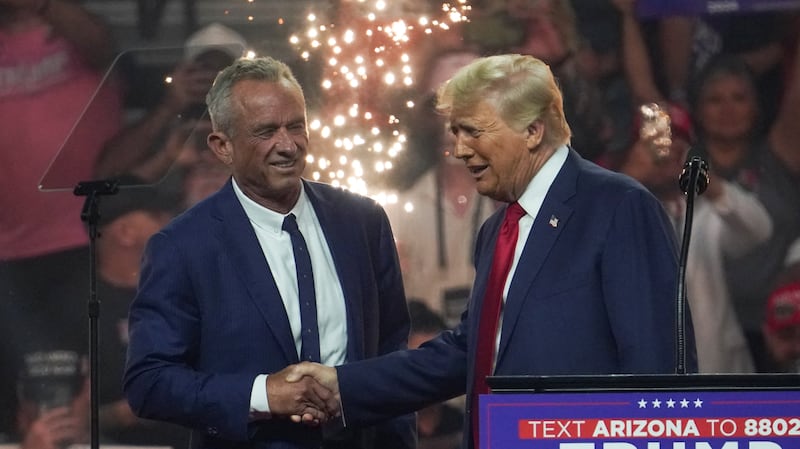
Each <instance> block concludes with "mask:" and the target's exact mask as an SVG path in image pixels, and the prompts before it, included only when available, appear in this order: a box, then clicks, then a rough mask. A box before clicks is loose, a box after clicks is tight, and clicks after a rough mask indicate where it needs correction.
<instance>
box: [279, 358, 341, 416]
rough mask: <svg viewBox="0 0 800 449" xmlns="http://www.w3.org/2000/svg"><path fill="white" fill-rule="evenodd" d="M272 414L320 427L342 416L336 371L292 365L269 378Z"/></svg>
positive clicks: (326, 367) (330, 368)
mask: <svg viewBox="0 0 800 449" xmlns="http://www.w3.org/2000/svg"><path fill="white" fill-rule="evenodd" d="M267 398H268V400H269V408H270V412H271V413H272V414H273V415H277V416H288V417H290V418H291V420H292V421H294V422H296V423H301V422H302V423H305V424H309V425H319V424H320V423H325V422H327V421H329V420H331V419H334V418H338V417H339V416H341V405H340V398H339V380H338V378H337V376H336V368H333V367H330V366H325V365H321V364H319V363H313V362H302V363H298V364H296V365H290V366H287V367H286V368H284V369H282V370H281V371H278V372H277V373H273V374H270V375H269V376H268V377H267Z"/></svg>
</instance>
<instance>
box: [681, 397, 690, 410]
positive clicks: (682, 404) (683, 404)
mask: <svg viewBox="0 0 800 449" xmlns="http://www.w3.org/2000/svg"><path fill="white" fill-rule="evenodd" d="M681 408H689V401H687V400H686V398H683V399H681Z"/></svg>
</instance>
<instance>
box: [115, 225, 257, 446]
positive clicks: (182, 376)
mask: <svg viewBox="0 0 800 449" xmlns="http://www.w3.org/2000/svg"><path fill="white" fill-rule="evenodd" d="M185 257H186V255H185V254H184V253H182V251H181V250H180V248H178V247H177V246H176V245H174V244H173V242H172V241H171V240H170V238H169V237H168V236H167V235H166V234H164V233H159V234H156V235H155V236H154V237H153V238H152V239H151V240H150V242H149V243H148V246H147V249H146V250H145V255H144V259H143V265H142V272H141V280H140V285H139V292H138V293H137V295H136V298H135V299H134V301H133V303H132V305H131V310H130V315H129V335H130V342H129V347H128V358H127V366H126V371H125V376H124V387H123V388H124V391H125V395H126V397H127V399H128V402H129V403H130V405H131V408H132V409H133V410H134V412H135V413H136V414H137V415H138V416H140V417H143V418H150V419H158V420H164V421H169V422H173V423H177V424H181V425H184V426H187V427H194V428H197V429H198V430H200V431H201V432H204V433H206V434H209V435H213V436H218V437H221V438H224V439H228V440H236V441H246V440H247V436H248V435H247V424H248V412H249V404H250V390H251V387H252V384H253V380H254V376H253V375H246V374H235V373H231V374H208V373H203V372H199V371H197V370H195V369H193V362H194V361H195V360H197V358H198V356H199V346H200V340H201V339H200V323H201V318H202V317H201V316H200V312H199V308H198V305H197V303H196V300H195V299H194V298H195V295H194V294H193V291H192V283H191V281H190V280H189V276H188V274H187V272H186V267H187V263H186V260H184V259H185Z"/></svg>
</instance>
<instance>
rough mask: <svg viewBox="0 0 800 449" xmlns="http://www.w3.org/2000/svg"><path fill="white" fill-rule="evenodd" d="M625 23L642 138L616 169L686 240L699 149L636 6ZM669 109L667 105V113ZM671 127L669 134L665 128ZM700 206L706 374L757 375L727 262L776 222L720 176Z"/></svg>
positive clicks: (693, 252) (700, 330)
mask: <svg viewBox="0 0 800 449" xmlns="http://www.w3.org/2000/svg"><path fill="white" fill-rule="evenodd" d="M614 5H615V6H616V7H617V8H618V9H619V11H620V15H621V22H622V33H621V34H622V39H623V40H622V52H623V55H624V61H623V66H624V67H625V73H626V77H627V78H628V80H629V83H630V85H631V91H632V92H633V96H634V98H635V100H636V102H637V104H640V105H641V106H640V108H642V111H644V112H645V113H647V114H651V115H653V116H652V117H648V119H642V118H641V117H643V116H644V115H646V114H640V115H639V117H640V119H639V120H638V126H637V127H636V129H635V130H636V132H635V135H636V136H637V138H636V139H635V140H634V142H633V143H632V145H631V148H630V150H629V151H628V152H627V153H625V154H624V161H623V162H622V163H621V164H619V165H618V166H617V167H616V168H617V169H618V170H619V171H621V172H623V173H626V174H628V175H630V176H631V177H633V178H635V179H637V180H638V181H640V182H641V183H642V184H644V185H645V186H646V187H647V188H648V189H650V190H651V191H652V192H653V193H654V194H655V195H656V196H657V197H658V198H659V199H660V200H661V201H662V202H663V203H664V205H665V208H666V210H667V211H668V213H669V214H670V215H671V218H672V219H673V222H674V223H675V230H676V232H677V235H679V236H680V235H681V234H682V233H683V229H684V226H683V223H684V216H685V213H686V210H685V200H684V197H683V192H682V191H681V190H680V187H679V185H678V181H677V180H678V177H679V176H680V173H681V170H682V168H683V162H684V160H685V159H686V156H687V154H688V151H689V146H690V144H691V143H692V142H693V140H694V139H693V137H694V133H693V126H692V123H691V118H690V115H689V113H688V112H687V110H686V109H684V108H683V107H681V106H680V105H679V104H677V103H673V102H670V101H669V99H668V98H667V95H666V94H662V92H661V91H660V89H659V88H658V87H657V85H656V80H655V76H654V75H653V69H652V64H651V61H650V56H649V54H648V50H647V46H646V43H645V40H644V37H643V33H642V30H641V28H640V25H639V22H638V19H637V18H636V16H635V14H634V8H633V7H634V5H635V1H631V0H615V2H614ZM660 105H663V106H660ZM659 123H663V124H664V125H666V126H663V128H665V129H663V130H662V129H658V126H657V125H658V124H659ZM709 177H710V183H709V186H708V190H707V191H706V192H705V194H704V195H703V196H701V197H699V198H698V200H697V202H696V203H695V211H694V213H695V216H694V221H693V224H692V231H691V232H692V234H693V236H692V240H691V245H690V247H689V249H688V251H689V252H688V255H687V258H688V260H687V275H686V276H687V278H686V290H687V298H688V301H689V306H690V308H691V310H692V319H693V323H694V332H695V338H696V343H697V358H698V368H699V371H700V372H701V373H748V372H753V371H754V369H755V368H754V366H753V360H752V355H751V353H750V348H749V344H748V342H747V340H746V339H745V336H744V332H743V330H742V326H741V324H740V323H739V319H738V317H737V315H736V310H735V309H734V307H733V304H732V302H731V296H730V292H729V291H728V286H727V281H726V279H727V277H726V273H725V267H724V261H725V259H726V258H733V257H739V256H741V255H743V254H745V253H746V252H747V251H750V250H751V249H753V248H755V247H756V246H757V245H759V244H761V243H763V242H765V241H766V240H767V239H769V238H770V235H771V232H772V222H771V220H770V217H769V214H768V213H767V211H766V209H765V208H764V206H763V205H762V204H761V202H760V201H759V200H758V198H757V197H756V195H755V194H754V193H752V192H749V191H748V190H747V189H745V188H743V187H741V186H739V185H738V184H736V183H735V182H732V181H727V180H726V179H725V178H723V177H721V176H718V175H717V174H716V167H715V166H714V165H713V164H712V165H711V167H710V169H709Z"/></svg>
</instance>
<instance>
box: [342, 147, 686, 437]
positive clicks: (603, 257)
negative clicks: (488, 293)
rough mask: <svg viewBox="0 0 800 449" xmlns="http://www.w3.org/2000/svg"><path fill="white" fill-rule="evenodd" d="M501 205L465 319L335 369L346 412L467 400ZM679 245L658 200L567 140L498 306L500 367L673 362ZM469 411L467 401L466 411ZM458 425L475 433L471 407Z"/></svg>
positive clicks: (543, 369)
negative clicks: (426, 338)
mask: <svg viewBox="0 0 800 449" xmlns="http://www.w3.org/2000/svg"><path fill="white" fill-rule="evenodd" d="M504 214H505V208H502V209H501V210H499V211H498V212H497V213H495V214H494V215H493V216H492V217H490V218H489V219H488V220H487V221H486V223H485V224H484V225H483V227H482V228H481V231H480V233H479V236H478V241H477V247H476V253H475V256H476V258H475V260H476V270H477V276H476V280H475V283H474V286H473V291H472V295H471V298H470V301H469V305H468V309H467V311H466V312H465V313H464V315H463V316H462V320H461V323H460V324H459V325H458V326H457V327H456V328H455V329H454V330H452V331H447V332H444V333H443V334H441V335H440V336H439V337H437V338H436V339H434V340H433V341H431V342H429V343H427V344H425V345H423V346H422V347H421V348H420V349H417V350H413V351H403V352H401V353H395V354H390V355H389V356H386V357H381V358H379V359H375V360H371V361H365V362H359V363H356V364H355V365H347V366H342V367H339V368H338V377H339V385H340V389H341V395H342V402H343V405H344V413H345V417H346V418H347V420H348V422H349V423H357V422H371V421H373V420H376V419H382V418H384V417H386V416H390V415H392V414H398V413H404V412H407V411H408V410H412V409H417V408H420V407H422V406H424V405H426V404H428V403H430V402H432V401H438V400H442V399H445V398H449V397H452V396H455V395H458V394H462V393H465V392H466V393H467V401H466V402H467V405H468V407H469V404H471V395H472V392H471V391H469V390H470V388H471V385H472V383H473V379H472V374H473V370H472V367H473V366H474V363H475V350H476V346H477V338H478V336H477V332H476V331H475V329H477V328H478V320H479V313H476V312H474V311H477V310H480V308H481V305H482V303H483V297H484V292H485V289H486V282H487V278H488V274H489V271H490V269H491V264H492V255H493V250H494V244H495V240H496V238H497V233H498V230H499V228H500V224H501V222H502V220H503V216H504ZM676 276H677V255H676V244H675V241H674V236H673V231H672V226H671V225H670V222H669V220H668V218H667V216H666V214H665V213H664V211H663V209H662V207H661V204H660V203H659V202H658V200H657V199H656V198H655V197H653V195H651V194H650V192H648V191H647V190H646V189H644V188H643V187H642V186H641V185H640V184H638V183H637V182H635V181H633V180H632V179H631V178H628V177H626V176H623V175H620V174H618V173H614V172H610V171H608V170H605V169H602V168H600V167H598V166H596V165H594V164H592V163H590V162H587V161H585V160H583V159H582V158H581V157H580V156H579V155H578V154H577V153H576V152H574V151H572V150H570V154H569V155H568V157H567V160H566V162H565V163H564V166H563V167H562V169H561V170H560V172H559V173H558V175H557V177H556V179H555V180H554V182H553V184H552V186H551V187H550V190H549V191H548V193H547V195H546V197H545V200H544V203H543V204H542V207H541V210H540V211H539V214H538V215H537V217H536V219H535V221H534V224H533V227H532V229H531V232H530V236H529V237H528V240H527V242H526V243H525V248H524V250H523V252H522V255H521V258H520V260H519V264H518V266H517V268H516V271H515V273H514V277H513V280H512V282H511V286H510V289H509V292H508V297H507V301H506V306H505V310H504V319H503V328H502V334H501V335H502V337H501V341H500V346H499V351H498V355H497V364H496V368H495V374H497V375H577V374H611V373H673V372H674V371H675V363H674V354H675V344H674V340H675V338H674V329H675V307H674V298H675V289H676ZM468 411H469V410H468ZM465 424H466V426H465V432H464V434H465V436H466V437H467V438H466V439H467V440H468V441H470V444H471V438H469V437H470V436H471V434H472V429H471V427H470V425H471V419H470V417H469V414H468V415H467V418H466V421H465Z"/></svg>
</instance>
